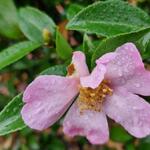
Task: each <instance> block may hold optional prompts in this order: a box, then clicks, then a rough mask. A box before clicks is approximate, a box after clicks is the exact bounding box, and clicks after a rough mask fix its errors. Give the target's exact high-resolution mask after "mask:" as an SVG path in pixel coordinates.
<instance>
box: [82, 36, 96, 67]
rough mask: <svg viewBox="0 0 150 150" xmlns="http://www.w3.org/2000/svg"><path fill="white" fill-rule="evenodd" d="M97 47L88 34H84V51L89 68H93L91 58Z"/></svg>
mask: <svg viewBox="0 0 150 150" xmlns="http://www.w3.org/2000/svg"><path fill="white" fill-rule="evenodd" d="M94 49H95V46H94V45H93V43H92V41H91V39H90V38H89V37H88V36H87V34H84V37H83V51H84V53H85V55H86V61H87V64H88V66H89V67H90V66H91V57H92V54H93V52H94Z"/></svg>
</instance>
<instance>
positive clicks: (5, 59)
mask: <svg viewBox="0 0 150 150" xmlns="http://www.w3.org/2000/svg"><path fill="white" fill-rule="evenodd" d="M38 47H40V44H39V43H36V42H31V41H25V42H20V43H18V44H15V45H13V46H11V47H9V48H7V49H4V50H3V51H2V52H0V69H2V68H4V67H6V66H8V65H10V64H12V63H14V62H15V61H17V60H19V59H20V58H22V57H24V56H25V55H27V54H28V53H30V52H31V51H33V50H35V49H37V48H38Z"/></svg>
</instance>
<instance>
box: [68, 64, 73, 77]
mask: <svg viewBox="0 0 150 150" xmlns="http://www.w3.org/2000/svg"><path fill="white" fill-rule="evenodd" d="M74 72H75V67H74V64H70V65H69V66H68V67H67V76H71V75H73V74H74Z"/></svg>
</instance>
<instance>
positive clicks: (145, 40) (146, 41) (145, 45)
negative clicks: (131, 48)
mask: <svg viewBox="0 0 150 150" xmlns="http://www.w3.org/2000/svg"><path fill="white" fill-rule="evenodd" d="M137 45H138V47H139V48H140V50H141V55H142V57H143V58H144V59H146V58H147V59H148V58H149V57H150V51H149V46H150V32H148V33H146V34H145V35H144V36H142V37H141V38H140V39H139V40H138V42H137Z"/></svg>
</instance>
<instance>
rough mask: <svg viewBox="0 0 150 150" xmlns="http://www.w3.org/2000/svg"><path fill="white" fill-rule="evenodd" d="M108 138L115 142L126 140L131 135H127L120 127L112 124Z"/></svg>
mask: <svg viewBox="0 0 150 150" xmlns="http://www.w3.org/2000/svg"><path fill="white" fill-rule="evenodd" d="M110 138H111V139H112V140H113V141H117V142H127V141H129V140H131V139H132V138H133V137H132V136H131V135H129V134H128V133H127V132H126V131H125V130H124V129H123V128H122V127H120V126H114V127H112V128H111V130H110Z"/></svg>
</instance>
